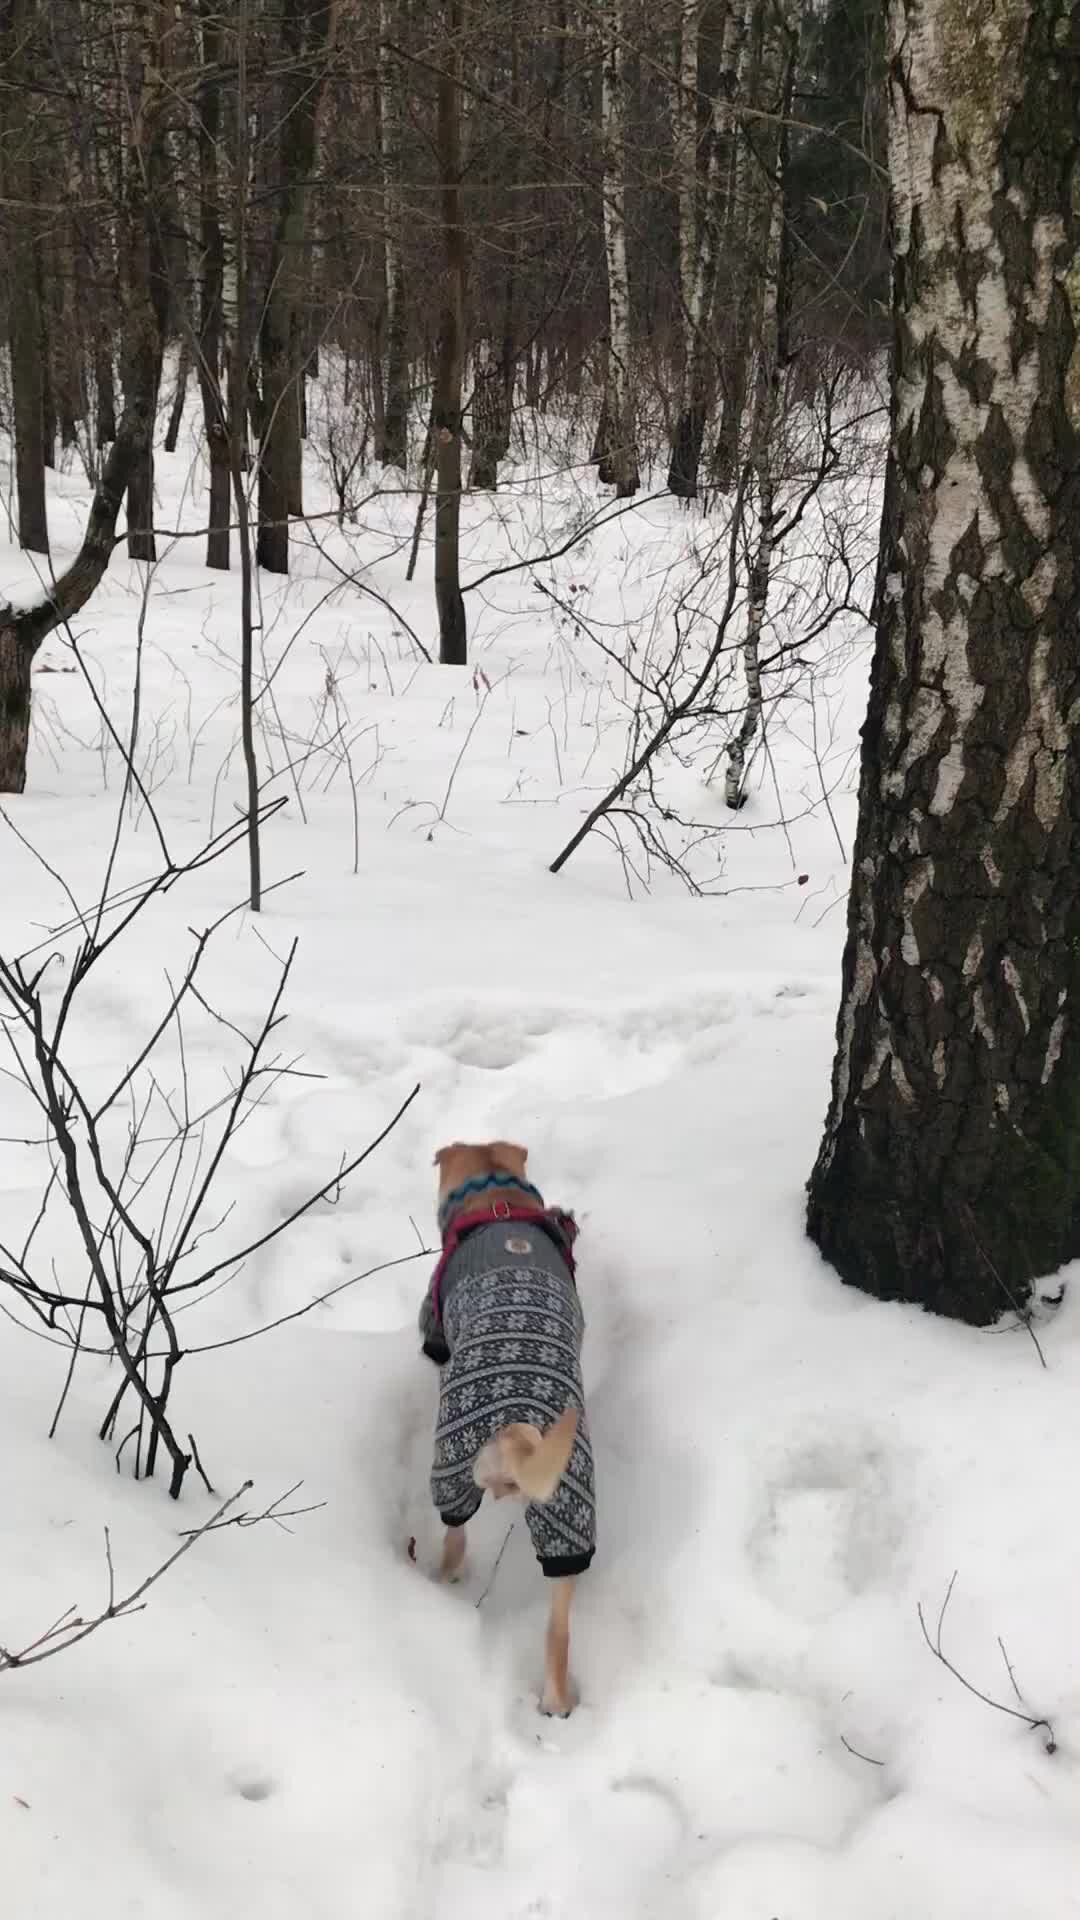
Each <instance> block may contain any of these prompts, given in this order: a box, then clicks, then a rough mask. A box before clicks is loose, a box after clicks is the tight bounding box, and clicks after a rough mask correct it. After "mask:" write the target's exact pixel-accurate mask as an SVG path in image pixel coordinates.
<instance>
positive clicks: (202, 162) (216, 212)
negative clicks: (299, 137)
mask: <svg viewBox="0 0 1080 1920" xmlns="http://www.w3.org/2000/svg"><path fill="white" fill-rule="evenodd" d="M200 17H201V22H202V71H203V83H202V90H201V97H200V102H199V131H198V146H199V243H200V254H201V260H200V271H199V340H198V353H197V356H196V364H197V367H198V374H199V393H200V396H201V398H202V409H203V425H204V429H205V433H206V444H207V448H208V451H209V457H210V526H209V529H208V532H207V535H206V564H207V566H208V567H213V568H216V569H220V570H221V571H222V572H227V571H228V568H229V544H230V542H229V519H230V507H231V501H230V492H231V485H230V483H231V462H230V449H229V424H228V418H227V414H226V409H225V405H224V400H223V395H222V390H221V380H222V357H223V351H224V293H225V238H224V234H223V232H222V226H221V203H220V180H219V169H218V142H219V140H220V139H221V82H220V78H219V72H218V69H219V64H220V60H221V29H220V25H219V21H218V12H217V0H200ZM241 419H243V414H242V413H241ZM240 451H242V449H241V450H240ZM238 457H239V454H238Z"/></svg>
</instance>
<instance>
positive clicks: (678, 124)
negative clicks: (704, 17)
mask: <svg viewBox="0 0 1080 1920" xmlns="http://www.w3.org/2000/svg"><path fill="white" fill-rule="evenodd" d="M700 28H701V0H680V9H679V24H678V28H677V30H676V35H675V37H676V40H677V43H678V45H677V48H676V60H675V80H674V84H673V86H672V99H671V171H672V175H673V178H674V182H675V195H676V202H677V209H678V232H679V308H680V312H679V325H678V330H677V336H676V337H677V340H678V344H679V376H680V380H684V379H685V376H686V370H687V367H688V365H689V359H690V352H689V349H690V341H691V338H692V334H691V330H690V315H691V311H692V307H693V300H694V283H695V281H696V279H697V263H698V41H699V38H700Z"/></svg>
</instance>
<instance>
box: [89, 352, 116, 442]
mask: <svg viewBox="0 0 1080 1920" xmlns="http://www.w3.org/2000/svg"><path fill="white" fill-rule="evenodd" d="M94 396H95V399H96V402H97V443H98V446H99V448H100V447H107V446H109V445H110V443H111V442H112V441H113V440H115V439H116V389H115V387H114V385H113V362H112V348H111V346H110V344H109V339H108V334H107V333H106V332H105V331H104V330H102V331H101V332H99V333H98V334H97V335H96V338H95V344H94Z"/></svg>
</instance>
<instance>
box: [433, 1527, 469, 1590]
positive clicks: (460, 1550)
mask: <svg viewBox="0 0 1080 1920" xmlns="http://www.w3.org/2000/svg"><path fill="white" fill-rule="evenodd" d="M464 1564H465V1529H464V1527H463V1526H462V1527H447V1529H446V1532H445V1534H444V1535H443V1548H442V1558H441V1560H440V1561H439V1579H440V1580H456V1579H457V1578H458V1576H459V1574H460V1573H461V1569H462V1567H463V1566H464Z"/></svg>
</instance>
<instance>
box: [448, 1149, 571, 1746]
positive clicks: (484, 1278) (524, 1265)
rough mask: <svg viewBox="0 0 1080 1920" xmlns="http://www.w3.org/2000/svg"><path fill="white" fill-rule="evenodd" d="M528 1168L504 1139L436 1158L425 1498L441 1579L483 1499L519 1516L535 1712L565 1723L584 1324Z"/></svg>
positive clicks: (563, 1223) (565, 1232)
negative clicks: (438, 1374)
mask: <svg viewBox="0 0 1080 1920" xmlns="http://www.w3.org/2000/svg"><path fill="white" fill-rule="evenodd" d="M527 1159H528V1151H527V1149H526V1148H525V1147H518V1146H514V1145H513V1144H512V1143H511V1142H509V1141H506V1140H493V1141H489V1142H488V1143H487V1144H486V1145H482V1146H468V1145H466V1144H464V1143H463V1142H461V1141H455V1143H454V1144H453V1145H452V1146H449V1147H442V1148H441V1149H440V1150H439V1152H438V1153H437V1154H436V1155H435V1165H436V1166H437V1168H438V1170H439V1183H438V1194H439V1201H438V1218H439V1230H440V1233H441V1235H442V1246H443V1251H442V1257H441V1258H440V1260H439V1263H438V1266H437V1267H436V1269H435V1272H434V1274H433V1275H432V1279H431V1283H430V1285H429V1287H428V1290H427V1293H426V1294H425V1296H424V1301H423V1305H422V1307H421V1309H420V1332H421V1335H422V1338H423V1349H424V1352H425V1353H426V1354H427V1356H428V1358H429V1359H431V1360H433V1361H435V1363H436V1365H438V1366H439V1367H440V1368H441V1369H442V1379H441V1384H440V1393H439V1412H438V1420H437V1425H436V1430H435V1457H434V1464H433V1466H432V1470H431V1497H432V1500H433V1501H434V1504H435V1507H436V1509H437V1511H438V1513H439V1515H440V1518H441V1519H442V1522H443V1524H444V1526H445V1528H446V1534H445V1537H444V1541H443V1550H442V1560H441V1563H440V1567H439V1573H440V1577H441V1578H442V1579H444V1580H454V1579H456V1578H457V1577H458V1575H459V1574H460V1572H461V1569H462V1566H463V1564H464V1560H465V1527H466V1524H467V1522H468V1521H469V1520H470V1519H471V1518H472V1516H473V1514H474V1513H475V1512H476V1511H477V1508H478V1507H479V1505H480V1503H481V1501H482V1500H483V1497H484V1494H485V1493H490V1494H492V1495H493V1497H494V1498H495V1499H496V1500H502V1499H512V1500H518V1501H520V1502H522V1503H523V1505H524V1507H525V1519H526V1523H527V1525H528V1528H529V1534H530V1537H531V1539H532V1543H533V1549H534V1552H535V1553H536V1557H537V1559H538V1560H539V1562H540V1567H541V1571H542V1572H543V1574H544V1575H545V1577H546V1578H547V1579H549V1580H550V1581H551V1582H552V1588H551V1608H550V1614H549V1619H548V1627H547V1636H546V1642H545V1659H544V1690H543V1694H542V1696H541V1701H540V1705H541V1711H542V1712H544V1713H548V1714H558V1715H560V1716H561V1717H563V1718H565V1717H566V1716H567V1715H568V1714H569V1713H570V1712H571V1711H572V1709H573V1706H574V1703H575V1695H574V1692H573V1689H572V1686H571V1682H570V1677H569V1658H570V1608H571V1602H572V1599H573V1592H574V1582H575V1580H576V1578H577V1576H578V1574H579V1573H584V1572H585V1570H586V1568H587V1567H588V1566H589V1565H590V1563H591V1561H592V1557H593V1553H594V1551H595V1528H596V1507H595V1498H594V1493H593V1461H592V1449H591V1446H590V1444H589V1432H588V1425H587V1422H586V1418H585V1400H584V1392H583V1387H582V1379H581V1358H580V1356H581V1343H582V1338H583V1335H584V1330H585V1322H584V1316H583V1314H582V1310H581V1302H580V1300H579V1298H578V1292H577V1285H576V1281H575V1269H574V1255H573V1246H574V1240H575V1238H576V1236H577V1225H576V1222H575V1220H574V1217H573V1215H572V1214H569V1213H564V1212H562V1211H561V1210H560V1209H558V1208H554V1207H547V1206H545V1204H544V1199H543V1196H542V1195H541V1194H540V1192H539V1191H538V1189H537V1188H536V1187H534V1186H533V1185H532V1183H531V1182H530V1180H529V1179H528V1177H527V1175H526V1172H525V1166H526V1161H527Z"/></svg>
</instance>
